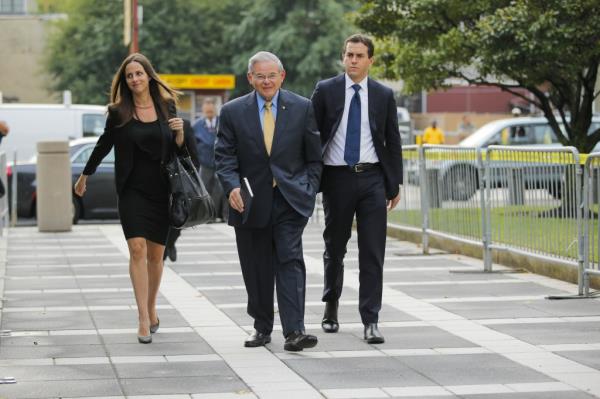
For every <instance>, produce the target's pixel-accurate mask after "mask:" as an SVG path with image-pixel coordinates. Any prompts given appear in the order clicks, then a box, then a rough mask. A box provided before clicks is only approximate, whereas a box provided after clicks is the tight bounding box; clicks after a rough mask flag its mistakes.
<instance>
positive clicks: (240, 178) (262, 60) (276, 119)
mask: <svg viewBox="0 0 600 399" xmlns="http://www.w3.org/2000/svg"><path fill="white" fill-rule="evenodd" d="M284 78H285V71H284V69H283V65H282V64H281V61H280V60H279V59H278V58H277V57H276V56H275V55H274V54H272V53H268V52H264V51H261V52H259V53H257V54H255V55H254V56H252V58H250V61H249V62H248V81H249V82H250V84H251V85H252V86H253V87H254V89H255V90H254V91H253V92H251V93H250V94H247V95H245V96H243V97H240V98H237V99H235V100H233V101H231V102H229V103H227V104H225V105H224V106H223V108H222V110H221V120H220V123H219V129H218V132H217V141H216V143H215V162H216V168H217V175H218V176H219V179H220V181H221V184H222V186H223V190H224V192H225V193H226V195H227V197H228V199H229V205H230V209H229V224H230V225H231V226H233V227H235V235H236V242H237V248H238V255H239V258H240V264H241V267H242V274H243V277H244V283H245V285H246V292H247V293H248V314H249V315H250V316H252V318H254V328H255V331H254V333H253V334H252V335H250V337H248V339H246V341H245V343H244V345H245V346H246V347H255V346H262V345H265V344H267V343H269V342H270V341H271V331H272V329H273V314H274V312H273V289H274V285H275V281H276V282H277V303H278V306H279V315H280V318H281V325H282V328H283V334H284V336H285V344H284V349H285V350H288V351H301V350H303V349H304V348H312V347H314V346H315V345H316V344H317V338H316V337H315V336H313V335H309V334H306V333H305V330H304V302H305V288H306V269H305V265H304V257H303V254H302V232H303V231H304V227H305V226H306V223H307V221H308V218H309V217H310V215H311V214H312V211H313V208H314V204H315V196H316V193H317V190H318V187H319V179H320V175H321V170H322V163H321V146H320V141H319V134H318V131H317V127H316V123H315V119H314V113H313V108H312V106H311V103H310V101H309V100H308V99H306V98H304V97H300V96H298V95H296V94H294V93H292V92H290V91H287V90H283V89H281V85H282V83H283V80H284ZM246 179H247V182H248V183H249V189H248V187H246V184H245V181H246ZM242 190H244V192H245V194H243V192H242ZM249 191H252V192H253V195H254V196H253V198H252V202H251V204H250V205H249V201H246V202H244V199H243V198H246V199H248V198H249V194H248V192H249Z"/></svg>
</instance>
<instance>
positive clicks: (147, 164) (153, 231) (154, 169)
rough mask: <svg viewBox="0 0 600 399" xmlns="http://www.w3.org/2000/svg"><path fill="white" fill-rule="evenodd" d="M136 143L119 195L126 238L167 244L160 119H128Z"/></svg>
mask: <svg viewBox="0 0 600 399" xmlns="http://www.w3.org/2000/svg"><path fill="white" fill-rule="evenodd" d="M129 123H130V124H131V126H127V127H128V129H127V133H128V135H129V136H130V137H131V139H132V140H133V141H134V142H135V144H136V145H135V150H134V154H133V155H134V162H133V169H132V171H131V173H130V175H129V176H128V177H127V181H126V182H125V184H124V188H123V191H122V192H121V194H120V195H119V217H120V219H121V226H122V227H123V232H124V233H125V238H126V239H129V238H134V237H142V238H145V239H147V240H150V241H152V242H155V243H157V244H161V245H165V244H166V242H167V234H168V232H169V214H168V205H169V192H168V183H167V178H166V176H165V174H164V173H163V171H162V168H161V163H160V154H161V135H160V127H159V125H158V122H151V123H144V122H140V121H137V120H135V119H134V120H132V121H131V122H129Z"/></svg>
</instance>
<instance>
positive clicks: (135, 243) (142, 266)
mask: <svg viewBox="0 0 600 399" xmlns="http://www.w3.org/2000/svg"><path fill="white" fill-rule="evenodd" d="M127 246H128V247H129V276H130V277H131V284H132V285H133V293H134V295H135V302H136V304H137V308H138V319H139V325H138V335H139V336H148V335H150V315H149V314H148V281H149V278H148V265H147V260H146V259H147V253H148V252H147V251H148V248H147V245H146V239H144V238H141V237H135V238H130V239H128V240H127Z"/></svg>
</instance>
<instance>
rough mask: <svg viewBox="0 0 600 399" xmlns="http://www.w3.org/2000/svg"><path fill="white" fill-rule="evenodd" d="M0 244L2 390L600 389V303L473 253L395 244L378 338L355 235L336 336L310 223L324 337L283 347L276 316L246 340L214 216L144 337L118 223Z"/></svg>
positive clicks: (368, 394)
mask: <svg viewBox="0 0 600 399" xmlns="http://www.w3.org/2000/svg"><path fill="white" fill-rule="evenodd" d="M0 240H4V241H1V242H0V298H2V309H1V313H0V330H6V331H4V332H2V333H0V378H3V377H9V376H10V377H14V378H15V380H16V383H13V384H0V398H58V397H60V398H79V397H103V398H124V397H127V398H190V397H192V398H198V399H208V398H210V399H213V398H215V399H216V398H218V399H221V398H223V399H227V398H236V399H237V398H240V399H247V398H257V397H259V398H284V399H293V398H301V399H305V398H323V397H325V398H396V397H398V398H400V397H401V398H420V399H426V398H434V397H435V398H438V397H444V398H469V399H476V398H477V399H501V398H502V399H513V398H514V399H517V398H531V399H533V398H539V399H541V398H544V399H546V398H560V399H580V398H590V397H600V302H599V301H598V300H593V299H580V300H563V301H550V300H547V299H545V296H546V295H556V294H559V295H560V294H573V293H575V292H576V287H575V286H573V285H571V284H567V283H563V282H560V281H556V280H551V279H548V278H545V277H540V276H536V275H531V274H514V273H512V274H511V273H493V274H483V273H478V272H477V271H480V270H482V265H481V261H479V260H474V259H469V258H466V257H464V256H457V255H451V254H443V253H441V254H435V255H431V256H421V255H420V250H419V248H418V247H417V246H415V245H414V244H411V243H407V242H400V241H395V240H391V239H390V240H389V241H388V249H387V257H386V264H385V268H384V270H385V287H384V306H383V309H382V312H381V314H380V319H381V323H380V328H381V331H382V332H383V334H384V336H385V338H386V343H385V344H383V345H368V344H366V343H365V342H364V341H363V340H362V325H361V324H360V318H359V315H358V309H357V307H358V270H357V267H358V262H357V250H356V242H355V239H354V238H353V240H352V242H351V244H350V246H349V251H348V254H347V261H346V276H345V288H344V293H343V296H342V298H341V303H340V305H341V306H340V323H341V328H340V332H339V333H338V334H327V335H326V334H324V333H323V332H322V331H321V329H320V320H321V317H322V311H323V304H322V303H321V302H320V297H321V290H322V284H323V266H322V262H321V260H320V259H321V256H322V252H323V243H322V238H321V228H320V227H319V226H318V225H315V224H310V225H309V227H308V228H307V230H306V233H305V236H304V250H305V251H304V252H305V259H306V264H307V284H308V287H307V297H306V301H307V303H306V305H307V306H306V323H307V330H308V331H309V332H310V333H313V334H316V335H317V336H318V338H319V344H318V345H317V347H315V348H314V349H310V350H305V351H304V352H301V353H286V352H285V351H284V350H283V337H282V336H281V329H280V327H279V325H277V326H276V330H275V331H274V333H273V341H272V343H271V344H269V345H268V346H267V347H266V348H252V349H250V348H244V347H243V341H244V339H245V337H246V336H247V334H248V332H249V331H251V330H252V320H251V319H250V318H249V317H248V316H247V315H246V293H245V290H244V286H243V280H242V276H241V272H240V267H239V263H238V260H237V252H236V248H235V240H234V237H233V230H232V229H231V228H229V227H227V226H225V225H222V224H211V225H206V226H203V227H202V228H199V229H195V230H186V231H184V233H183V234H182V237H181V239H180V240H179V242H178V252H179V258H178V260H177V262H176V263H169V262H167V267H166V268H165V274H164V279H163V283H162V287H161V295H160V298H159V316H160V321H161V327H160V330H159V332H158V333H157V334H155V335H154V342H153V343H152V344H151V345H140V344H138V343H137V339H136V320H137V313H136V310H135V302H134V298H133V292H132V289H131V283H130V281H129V275H128V266H127V259H128V257H127V248H126V244H125V240H124V238H123V235H122V232H121V228H120V226H118V225H88V226H75V227H74V229H73V231H72V232H70V233H63V234H41V233H38V232H37V229H36V228H34V227H22V228H14V229H10V230H9V233H8V239H6V237H4V238H0ZM4 258H6V262H4ZM494 268H495V269H498V270H501V269H503V268H502V267H501V266H496V265H494ZM457 271H458V272H457ZM276 322H277V323H278V322H279V321H278V320H277V316H276Z"/></svg>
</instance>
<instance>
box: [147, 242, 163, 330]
mask: <svg viewBox="0 0 600 399" xmlns="http://www.w3.org/2000/svg"><path fill="white" fill-rule="evenodd" d="M146 247H147V248H148V252H147V257H148V302H147V306H148V314H149V316H150V324H156V323H158V315H157V314H156V297H157V296H158V289H159V288H160V280H161V278H162V273H163V254H164V252H165V246H164V245H160V244H157V243H155V242H152V241H148V240H146Z"/></svg>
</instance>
